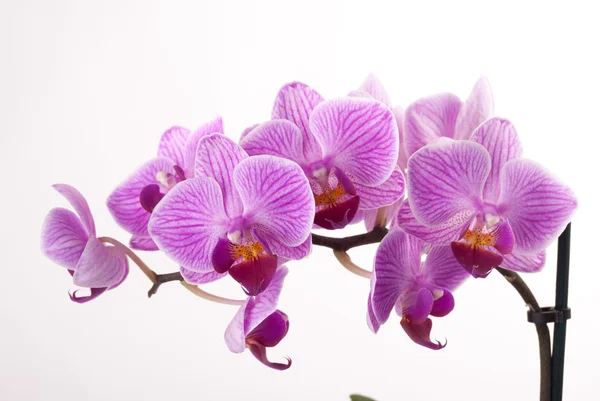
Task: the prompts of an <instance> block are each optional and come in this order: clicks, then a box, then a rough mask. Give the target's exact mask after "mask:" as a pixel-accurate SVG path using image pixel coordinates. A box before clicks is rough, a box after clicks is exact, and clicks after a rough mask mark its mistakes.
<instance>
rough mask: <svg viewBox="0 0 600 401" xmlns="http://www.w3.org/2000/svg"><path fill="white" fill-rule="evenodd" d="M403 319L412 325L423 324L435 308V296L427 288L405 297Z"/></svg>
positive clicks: (402, 302)
mask: <svg viewBox="0 0 600 401" xmlns="http://www.w3.org/2000/svg"><path fill="white" fill-rule="evenodd" d="M401 305H402V319H403V320H404V319H408V320H409V321H410V322H411V323H414V324H419V323H423V322H424V321H425V319H427V316H429V313H430V312H431V308H432V307H433V294H432V293H431V291H429V290H428V289H427V288H419V291H416V292H412V293H409V294H408V296H406V297H403V299H402V301H401Z"/></svg>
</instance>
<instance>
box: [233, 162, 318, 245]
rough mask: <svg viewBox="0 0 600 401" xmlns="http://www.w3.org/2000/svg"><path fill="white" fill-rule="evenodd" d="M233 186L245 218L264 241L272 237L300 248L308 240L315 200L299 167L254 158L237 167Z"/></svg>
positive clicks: (291, 163)
mask: <svg viewBox="0 0 600 401" xmlns="http://www.w3.org/2000/svg"><path fill="white" fill-rule="evenodd" d="M233 183H234V185H235V187H236V189H237V190H238V193H239V195H240V198H241V199H242V203H243V205H244V216H247V218H248V219H249V222H250V224H252V225H254V228H255V229H256V230H257V232H258V233H259V235H260V236H261V238H269V237H270V236H272V237H276V238H277V239H278V240H279V242H281V243H282V244H283V245H286V246H298V245H301V244H302V243H303V242H304V241H305V240H306V238H307V237H308V236H309V234H310V230H311V228H312V224H313V220H314V217H315V200H314V196H313V194H312V191H311V189H310V186H309V184H308V179H307V178H306V176H305V175H304V172H303V171H302V169H301V168H300V166H298V165H297V164H296V163H294V162H292V161H290V160H286V159H282V158H279V157H274V156H267V155H261V156H254V157H251V158H248V159H246V160H243V161H242V162H240V164H238V166H237V168H236V169H235V171H234V172H233ZM267 246H270V244H267Z"/></svg>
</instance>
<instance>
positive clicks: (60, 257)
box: [41, 208, 89, 270]
mask: <svg viewBox="0 0 600 401" xmlns="http://www.w3.org/2000/svg"><path fill="white" fill-rule="evenodd" d="M88 238H89V237H88V233H87V232H86V229H85V228H84V227H83V224H82V223H81V220H80V219H79V217H78V216H77V215H75V213H73V212H72V211H70V210H67V209H63V208H55V209H52V210H51V211H50V212H49V213H48V215H47V216H46V219H45V220H44V225H43V226H42V236H41V247H42V252H43V253H44V255H45V256H46V257H47V258H49V259H50V260H51V261H53V262H54V263H57V264H59V265H61V266H63V267H66V268H67V269H71V270H73V269H75V267H76V266H77V263H78V262H79V259H80V258H81V254H82V253H83V250H84V249H85V245H86V244H87V241H88Z"/></svg>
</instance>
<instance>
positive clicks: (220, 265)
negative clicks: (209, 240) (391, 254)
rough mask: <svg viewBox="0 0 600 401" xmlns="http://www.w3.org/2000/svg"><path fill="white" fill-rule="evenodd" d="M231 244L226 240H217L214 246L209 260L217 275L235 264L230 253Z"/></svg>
mask: <svg viewBox="0 0 600 401" xmlns="http://www.w3.org/2000/svg"><path fill="white" fill-rule="evenodd" d="M232 246H233V244H232V243H231V242H230V241H229V240H228V239H226V238H219V239H218V240H217V244H216V245H215V247H214V249H213V252H212V256H211V260H212V265H213V268H214V269H215V271H216V272H217V273H225V272H227V271H228V270H229V269H230V268H231V265H233V263H234V262H235V258H234V257H233V254H232V252H231V250H232V249H231V247H232Z"/></svg>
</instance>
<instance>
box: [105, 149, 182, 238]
mask: <svg viewBox="0 0 600 401" xmlns="http://www.w3.org/2000/svg"><path fill="white" fill-rule="evenodd" d="M160 172H166V173H168V174H173V175H174V174H176V172H175V170H174V169H173V161H172V160H169V159H164V158H157V159H152V160H150V161H148V162H146V163H145V164H144V165H142V166H141V167H140V168H139V169H138V170H137V171H136V172H135V173H133V174H132V175H131V176H130V177H129V178H127V179H126V180H125V181H124V182H123V183H121V185H119V186H118V187H117V189H115V190H114V191H113V192H112V193H111V194H110V196H109V197H108V200H107V202H106V203H107V205H108V209H109V211H110V213H111V214H112V216H113V218H114V219H115V221H116V222H117V223H118V224H119V225H120V226H121V227H122V228H123V229H125V230H126V231H127V232H129V233H131V234H134V235H147V234H148V220H150V213H148V211H147V210H146V209H144V207H142V204H141V203H140V195H141V193H142V190H144V188H145V187H146V186H148V185H156V184H158V180H157V174H158V173H160ZM157 196H158V195H157ZM152 203H153V202H152Z"/></svg>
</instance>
